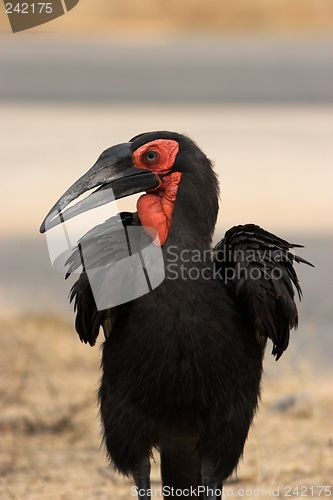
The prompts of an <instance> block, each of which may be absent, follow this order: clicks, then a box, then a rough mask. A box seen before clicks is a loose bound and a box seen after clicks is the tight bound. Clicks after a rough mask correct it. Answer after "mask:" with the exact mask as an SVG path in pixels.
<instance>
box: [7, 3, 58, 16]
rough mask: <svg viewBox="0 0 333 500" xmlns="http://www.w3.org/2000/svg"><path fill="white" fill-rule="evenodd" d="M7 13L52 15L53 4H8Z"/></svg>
mask: <svg viewBox="0 0 333 500" xmlns="http://www.w3.org/2000/svg"><path fill="white" fill-rule="evenodd" d="M6 13H7V14H14V13H16V14H35V13H36V14H37V13H38V14H42V13H45V14H51V13H52V2H47V3H42V2H38V3H17V4H12V3H6Z"/></svg>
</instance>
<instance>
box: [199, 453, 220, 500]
mask: <svg viewBox="0 0 333 500" xmlns="http://www.w3.org/2000/svg"><path fill="white" fill-rule="evenodd" d="M201 476H202V482H203V487H204V488H205V491H204V494H203V498H204V500H218V499H219V498H221V496H222V482H221V481H220V480H218V479H216V478H215V477H214V475H213V474H212V467H211V464H210V463H209V461H206V460H204V459H203V461H202V467H201Z"/></svg>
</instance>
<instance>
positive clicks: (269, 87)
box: [0, 36, 333, 104]
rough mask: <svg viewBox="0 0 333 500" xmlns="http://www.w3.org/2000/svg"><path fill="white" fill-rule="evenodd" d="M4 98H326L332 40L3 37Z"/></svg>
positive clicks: (330, 92) (332, 91)
mask: <svg viewBox="0 0 333 500" xmlns="http://www.w3.org/2000/svg"><path fill="white" fill-rule="evenodd" d="M0 66H1V74H2V76H1V90H0V98H1V99H2V100H24V101H31V100H33V101H42V102H47V103H48V104H50V103H51V102H54V101H57V102H59V101H63V102H69V101H70V102H84V103H86V104H87V103H89V102H90V103H97V102H109V103H113V102H126V103H130V102H149V103H170V102H182V103H196V104H198V103H202V104H203V103H216V102H219V103H317V104H318V103H329V102H332V97H333V86H332V81H333V64H332V41H331V40H330V39H328V38H327V39H318V40H316V39H312V38H308V39H304V40H302V39H276V40H272V39H268V40H266V39H262V38H249V39H238V38H228V39H225V40H216V41H205V40H201V41H193V40H192V41H188V40H187V41H186V40H178V41H175V42H157V43H155V44H153V43H150V44H147V43H142V42H141V43H128V44H120V43H110V42H103V43H102V42H100V43H98V42H89V43H88V42H86V41H83V42H82V43H79V42H74V41H72V42H70V41H67V42H66V41H59V40H49V39H48V38H47V37H45V36H43V39H42V40H41V39H40V37H38V36H37V37H36V38H32V37H30V38H24V37H20V38H16V39H14V38H11V39H4V40H2V49H1V56H0Z"/></svg>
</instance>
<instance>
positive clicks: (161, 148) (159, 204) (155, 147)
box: [132, 139, 182, 245]
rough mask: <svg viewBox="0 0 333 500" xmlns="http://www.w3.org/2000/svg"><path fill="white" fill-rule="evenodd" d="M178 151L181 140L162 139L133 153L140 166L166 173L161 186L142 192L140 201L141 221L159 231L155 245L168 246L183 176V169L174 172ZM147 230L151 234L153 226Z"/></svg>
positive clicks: (134, 160) (161, 173)
mask: <svg viewBox="0 0 333 500" xmlns="http://www.w3.org/2000/svg"><path fill="white" fill-rule="evenodd" d="M178 151H179V144H178V142H177V141H174V140H169V139H158V140H156V141H152V142H148V143H147V144H144V145H143V146H141V147H140V148H138V149H137V150H135V151H134V153H133V155H132V158H133V162H134V165H135V166H136V167H137V168H143V169H147V170H151V171H152V172H155V173H156V174H159V175H161V176H163V177H162V178H161V182H160V185H159V186H158V187H157V188H156V189H154V190H152V191H149V192H148V193H147V194H144V195H142V196H141V197H140V198H139V200H138V202H137V210H138V214H139V217H140V221H141V224H142V225H143V226H145V228H152V229H153V230H154V231H153V232H154V236H155V234H156V233H157V236H158V238H155V240H154V243H155V245H164V243H165V241H166V239H167V237H168V233H169V229H170V226H171V220H172V213H173V209H174V203H175V201H176V196H177V191H178V185H179V182H180V180H181V175H182V174H181V173H180V172H170V170H171V168H172V166H173V164H174V162H175V159H176V155H177V153H178ZM147 232H148V233H149V229H148V230H147ZM155 232H156V233H155Z"/></svg>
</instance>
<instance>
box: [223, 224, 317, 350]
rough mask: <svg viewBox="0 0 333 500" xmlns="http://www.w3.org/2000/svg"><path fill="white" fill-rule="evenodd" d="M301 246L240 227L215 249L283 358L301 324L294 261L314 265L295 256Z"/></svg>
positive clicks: (226, 277) (258, 327) (226, 275)
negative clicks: (299, 321)
mask: <svg viewBox="0 0 333 500" xmlns="http://www.w3.org/2000/svg"><path fill="white" fill-rule="evenodd" d="M299 247H301V245H296V244H292V243H288V242H287V241H285V240H283V239H282V238H279V237H278V236H275V235H274V234H272V233H269V232H268V231H265V230H264V229H262V228H260V227H259V226H256V225H254V224H246V225H244V226H235V227H233V228H231V229H229V231H227V233H226V234H225V236H224V238H223V239H222V240H221V241H220V242H219V243H217V245H216V246H215V248H214V260H215V263H216V265H217V266H218V268H219V269H220V275H222V277H223V281H224V282H225V283H226V284H227V285H228V286H230V287H231V289H232V290H234V293H235V295H236V297H237V298H238V300H240V301H241V302H242V304H243V305H244V304H245V306H246V310H247V311H248V313H249V315H250V317H251V318H252V320H253V326H254V329H255V331H256V334H257V335H258V336H259V337H263V338H267V337H268V338H270V339H271V340H272V342H273V350H272V354H273V355H274V356H275V357H276V359H279V357H280V356H281V355H282V353H283V352H284V351H285V350H286V348H287V347H288V343H289V336H290V330H291V329H292V328H296V327H297V325H298V313H297V307H296V303H295V300H294V296H295V292H294V288H295V289H296V291H297V294H298V297H299V299H301V297H302V290H301V287H300V284H299V281H298V278H297V274H296V272H295V269H294V266H293V264H294V262H297V263H304V264H307V265H310V266H312V264H310V263H309V262H307V261H306V260H305V259H303V258H301V257H299V256H297V255H295V253H294V250H293V249H294V248H299Z"/></svg>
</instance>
